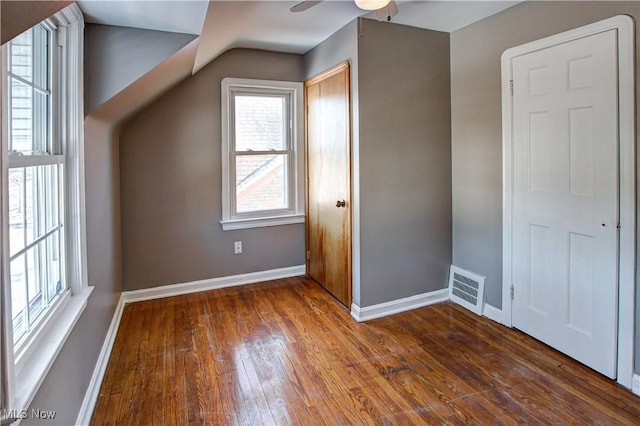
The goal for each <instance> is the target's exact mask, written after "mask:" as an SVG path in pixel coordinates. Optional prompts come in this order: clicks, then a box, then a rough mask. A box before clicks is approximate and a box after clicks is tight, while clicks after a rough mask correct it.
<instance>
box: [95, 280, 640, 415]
mask: <svg viewBox="0 0 640 426" xmlns="http://www.w3.org/2000/svg"><path fill="white" fill-rule="evenodd" d="M92 423H93V424H94V425H120V424H136V425H142V424H156V425H186V424H242V425H261V424H268V425H284V424H295V425H316V424H327V425H336V424H394V425H396V424H402V425H404V424H460V425H462V424H465V425H466V424H483V425H484V424H491V425H493V424H513V425H515V424H554V425H557V424H581V425H583V424H603V425H611V424H636V425H638V424H640V398H638V397H636V396H634V395H633V394H632V393H630V392H629V391H627V390H625V389H623V388H621V387H620V386H618V385H616V384H615V383H614V382H612V381H611V380H608V379H607V378H605V377H603V376H601V375H599V374H597V373H595V372H594V371H592V370H590V369H589V368H587V367H584V366H582V365H581V364H579V363H577V362H575V361H573V360H572V359H570V358H568V357H566V356H564V355H562V354H560V353H558V352H556V351H554V350H552V349H550V348H548V347H546V346H545V345H543V344H541V343H540V342H538V341H536V340H534V339H532V338H530V337H528V336H526V335H524V334H522V333H520V332H518V331H516V330H512V329H508V328H505V327H503V326H501V325H499V324H496V323H494V322H492V321H489V320H487V319H484V318H480V317H477V316H475V315H474V314H472V313H470V312H468V311H466V310H464V309H462V308H460V307H458V306H457V305H454V304H451V303H444V304H440V305H434V306H430V307H426V308H422V309H416V310H414V311H411V312H406V313H402V314H398V315H394V316H391V317H386V318H382V319H379V320H374V321H370V322H367V323H362V324H358V323H356V322H355V321H354V320H353V319H351V317H350V316H349V314H348V313H347V312H346V311H345V310H344V309H343V308H342V307H341V306H340V305H339V304H338V303H337V302H336V301H335V300H334V299H333V298H332V297H331V296H329V295H328V294H327V293H325V292H324V291H323V290H322V289H321V288H320V287H319V286H318V285H317V284H315V283H314V282H313V281H311V280H308V279H306V278H292V279H287V280H278V281H272V282H269V283H264V284H256V285H250V286H243V287H234V288H228V289H223V290H216V291H209V292H203V293H196V294H192V295H186V296H179V297H172V298H168V299H160V300H153V301H148V302H139V303H134V304H131V305H128V306H127V307H126V308H125V311H124V315H123V317H122V322H121V324H120V329H119V332H118V335H117V338H116V342H115V346H114V348H113V352H112V355H111V359H110V361H109V365H108V368H107V372H106V375H105V378H104V381H103V384H102V388H101V391H100V396H99V399H98V403H97V405H96V410H95V412H94V416H93V421H92Z"/></svg>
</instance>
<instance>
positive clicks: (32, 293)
mask: <svg viewBox="0 0 640 426" xmlns="http://www.w3.org/2000/svg"><path fill="white" fill-rule="evenodd" d="M40 257H41V256H40V245H39V244H38V245H36V246H35V247H32V248H30V249H29V250H27V299H28V301H29V323H30V324H32V323H33V321H34V320H35V319H36V318H37V317H38V316H39V315H40V313H41V312H42V310H43V309H44V304H43V303H42V302H43V300H42V285H41V284H42V282H43V278H44V277H43V276H42V270H41V269H40V263H41V262H40Z"/></svg>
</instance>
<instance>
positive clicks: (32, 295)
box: [7, 24, 69, 354]
mask: <svg viewBox="0 0 640 426" xmlns="http://www.w3.org/2000/svg"><path fill="white" fill-rule="evenodd" d="M54 38H55V33H54V31H53V29H52V28H49V27H48V26H46V25H45V24H39V25H36V26H35V27H33V28H31V29H29V30H27V31H26V32H24V33H23V34H21V35H19V36H17V37H16V38H14V39H13V40H11V41H10V42H9V43H8V55H7V56H8V58H7V59H8V64H7V65H8V67H7V68H8V70H7V79H8V82H7V83H8V85H7V87H8V88H9V94H8V111H9V123H10V125H9V126H8V127H9V129H8V130H9V134H8V144H7V145H8V227H9V259H8V261H9V262H8V263H9V271H10V288H11V311H12V319H13V342H14V350H15V352H16V353H17V354H18V353H20V352H21V351H22V349H23V347H24V346H25V344H26V343H27V342H28V340H29V337H30V333H31V332H33V331H34V330H36V329H37V326H38V324H39V322H40V321H41V320H43V318H45V317H46V313H47V312H48V310H49V308H51V307H52V306H54V305H55V302H56V300H58V299H59V298H60V297H61V296H62V295H63V294H65V293H66V292H67V291H68V288H69V286H68V283H67V280H66V279H65V277H66V274H65V260H66V258H65V254H66V249H65V238H64V229H63V228H64V216H65V215H64V206H65V191H64V185H65V156H64V155H63V152H62V149H61V144H56V143H54V137H53V136H54V133H53V129H52V123H53V117H52V104H53V102H52V98H53V97H54V93H53V91H52V90H51V88H52V81H53V74H54V69H53V66H52V64H53V61H52V58H53V49H52V46H53V40H54Z"/></svg>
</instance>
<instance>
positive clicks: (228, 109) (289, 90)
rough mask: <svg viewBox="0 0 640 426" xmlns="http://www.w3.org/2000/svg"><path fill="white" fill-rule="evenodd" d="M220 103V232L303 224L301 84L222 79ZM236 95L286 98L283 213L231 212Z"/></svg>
mask: <svg viewBox="0 0 640 426" xmlns="http://www.w3.org/2000/svg"><path fill="white" fill-rule="evenodd" d="M221 88H222V96H221V98H222V102H221V112H222V114H221V117H222V123H221V127H222V135H221V136H222V138H221V141H222V143H221V154H222V155H221V165H222V167H221V169H222V220H221V221H220V224H221V225H222V230H223V231H229V230H235V229H247V228H257V227H268V226H277V225H287V224H292V223H304V221H305V214H304V140H303V137H304V119H303V117H304V116H303V107H304V104H303V84H302V83H299V82H292V81H272V80H256V79H244V78H230V77H227V78H224V79H223V80H222V82H221ZM235 92H238V93H243V92H244V93H255V94H261V93H262V94H269V93H271V94H288V96H290V104H291V106H290V111H289V117H290V119H291V122H292V125H291V126H290V135H289V143H290V146H289V147H288V149H287V150H283V151H277V152H278V153H281V152H284V151H290V154H289V168H290V170H289V194H288V195H289V197H290V208H288V209H285V210H273V211H268V210H263V211H258V212H251V213H240V214H239V213H236V212H235V208H234V206H235V184H234V179H233V176H234V175H235V174H234V173H233V170H235V166H234V165H233V164H232V162H233V161H235V155H233V151H232V147H233V145H234V135H233V134H232V132H233V119H234V117H233V114H232V111H233V95H234V93H235Z"/></svg>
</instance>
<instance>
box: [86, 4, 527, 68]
mask: <svg viewBox="0 0 640 426" xmlns="http://www.w3.org/2000/svg"><path fill="white" fill-rule="evenodd" d="M300 1H301V0H295V1H285V0H262V1H246V0H231V1H218V0H215V1H213V0H212V1H210V2H209V1H207V0H79V1H78V4H79V5H80V7H81V9H82V10H83V12H84V13H85V20H86V21H87V22H89V23H97V24H104V25H116V26H125V27H134V28H143V29H150V30H158V31H169V32H178V33H187V34H194V35H200V40H199V44H200V46H199V47H198V54H197V58H196V63H195V66H194V71H197V70H198V69H200V68H201V67H202V66H204V65H205V64H206V63H208V62H210V61H211V60H213V59H215V57H217V56H218V55H220V54H221V53H223V52H224V51H226V50H228V49H231V48H234V47H245V48H254V49H267V50H275V51H280V52H289V53H306V52H307V51H309V50H310V49H311V48H313V47H314V46H316V45H318V44H319V43H320V42H322V41H323V40H325V39H326V38H327V37H329V36H330V35H331V34H333V33H335V32H336V31H337V30H339V29H340V28H342V27H343V26H344V25H346V24H347V23H348V22H350V21H352V20H353V19H355V18H356V17H358V16H369V17H372V18H375V15H374V14H368V13H367V12H365V11H362V10H360V9H358V8H357V7H356V6H355V3H354V2H353V1H352V0H325V1H323V2H322V3H320V4H318V5H316V6H314V7H312V8H310V9H308V10H306V11H304V12H299V13H292V12H290V11H289V9H290V8H291V7H292V6H293V5H295V4H297V3H299V2H300ZM396 2H397V4H398V9H399V13H398V15H396V16H395V17H393V18H392V20H391V21H392V22H395V23H398V24H404V25H411V26H414V27H420V28H426V29H432V30H437V31H446V32H451V31H455V30H457V29H460V28H462V27H465V26H467V25H469V24H471V23H473V22H476V21H479V20H481V19H483V18H486V17H487V16H491V15H493V14H495V13H498V12H500V11H501V10H504V9H506V8H508V7H511V6H513V5H515V4H517V3H519V2H520V1H500V0H498V1H483V0H467V1H457V0H445V1H428V0H427V1H425V0H422V1H407V0H396Z"/></svg>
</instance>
